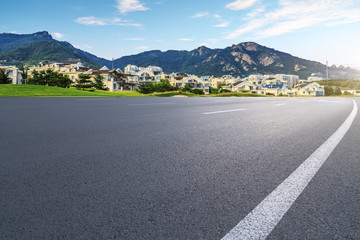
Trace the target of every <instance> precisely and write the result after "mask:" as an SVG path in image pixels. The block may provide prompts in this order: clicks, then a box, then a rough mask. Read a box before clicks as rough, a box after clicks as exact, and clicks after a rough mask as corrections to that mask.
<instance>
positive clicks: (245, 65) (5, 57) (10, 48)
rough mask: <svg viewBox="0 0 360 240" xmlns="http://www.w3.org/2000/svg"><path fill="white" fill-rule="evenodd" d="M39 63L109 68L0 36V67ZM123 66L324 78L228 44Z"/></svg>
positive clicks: (63, 50)
mask: <svg viewBox="0 0 360 240" xmlns="http://www.w3.org/2000/svg"><path fill="white" fill-rule="evenodd" d="M39 61H49V62H54V61H57V62H77V61H82V62H83V63H84V64H86V65H89V66H107V67H109V68H111V66H112V62H111V61H109V60H107V59H104V58H99V57H97V56H95V55H93V54H91V53H88V52H85V51H83V50H80V49H77V48H75V47H74V46H72V45H71V44H70V43H68V42H62V41H57V40H54V39H53V38H52V36H51V35H50V34H49V33H48V32H46V31H43V32H37V33H33V34H11V33H2V34H0V64H8V65H10V64H11V65H14V64H15V65H23V64H37V63H38V62H39ZM128 64H134V65H137V66H142V67H147V66H149V65H155V66H160V67H162V68H163V70H164V71H165V72H167V73H172V72H185V73H189V74H196V75H199V76H202V75H214V76H222V75H228V74H231V75H234V76H240V77H245V76H248V75H250V74H276V73H286V74H296V75H299V76H300V77H301V78H307V77H308V76H309V75H310V74H311V73H319V74H322V75H323V76H325V72H326V66H325V65H324V64H321V63H319V62H314V61H309V60H305V59H301V58H298V57H295V56H292V55H290V54H288V53H284V52H280V51H277V50H275V49H272V48H268V47H265V46H261V45H259V44H257V43H254V42H243V43H239V44H236V45H235V44H234V45H232V46H230V47H227V48H224V49H211V48H207V47H205V46H202V47H199V48H197V49H194V50H192V51H176V50H169V51H166V52H162V51H159V50H154V51H147V52H143V53H139V54H136V55H131V56H124V57H121V58H118V59H116V60H115V61H114V67H115V68H121V69H124V67H125V66H126V65H128ZM329 77H330V78H359V77H360V73H359V71H357V70H354V69H350V68H345V67H342V66H339V67H336V66H332V67H330V68H329Z"/></svg>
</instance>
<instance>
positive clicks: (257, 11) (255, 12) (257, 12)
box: [246, 7, 265, 18]
mask: <svg viewBox="0 0 360 240" xmlns="http://www.w3.org/2000/svg"><path fill="white" fill-rule="evenodd" d="M264 11H265V8H264V7H262V8H257V9H254V10H253V11H251V12H249V13H247V14H246V16H248V17H249V18H254V17H257V16H259V15H260V14H261V13H263V12H264Z"/></svg>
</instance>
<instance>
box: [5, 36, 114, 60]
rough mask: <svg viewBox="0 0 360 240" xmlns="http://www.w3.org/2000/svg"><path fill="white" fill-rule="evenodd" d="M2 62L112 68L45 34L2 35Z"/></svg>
mask: <svg viewBox="0 0 360 240" xmlns="http://www.w3.org/2000/svg"><path fill="white" fill-rule="evenodd" d="M0 61H1V62H2V63H3V64H4V63H5V64H15V65H22V64H38V63H39V62H40V61H50V62H53V61H57V62H77V61H81V62H83V63H85V64H86V65H90V66H104V65H107V66H110V65H111V62H110V61H109V60H106V59H103V58H99V57H97V56H95V55H93V54H90V53H88V52H85V51H83V50H80V49H77V48H75V47H73V46H72V45H71V44H70V43H68V42H62V41H57V40H54V39H53V38H52V37H51V35H50V34H49V33H48V32H46V31H44V32H37V33H34V34H10V33H3V34H0Z"/></svg>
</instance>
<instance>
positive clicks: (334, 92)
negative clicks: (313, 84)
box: [324, 86, 342, 96]
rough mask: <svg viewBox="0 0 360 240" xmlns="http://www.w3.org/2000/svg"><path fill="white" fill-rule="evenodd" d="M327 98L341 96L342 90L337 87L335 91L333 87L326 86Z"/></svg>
mask: <svg viewBox="0 0 360 240" xmlns="http://www.w3.org/2000/svg"><path fill="white" fill-rule="evenodd" d="M324 90H325V96H338V95H341V94H342V93H341V89H340V88H339V87H336V88H335V89H334V88H333V87H331V86H325V87H324Z"/></svg>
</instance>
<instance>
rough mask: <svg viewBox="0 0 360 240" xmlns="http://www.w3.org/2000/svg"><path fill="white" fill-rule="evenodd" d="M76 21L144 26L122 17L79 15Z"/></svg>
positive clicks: (99, 24)
mask: <svg viewBox="0 0 360 240" xmlns="http://www.w3.org/2000/svg"><path fill="white" fill-rule="evenodd" d="M74 21H75V22H76V23H79V24H83V25H86V26H106V25H117V26H132V27H142V26H143V25H142V24H139V23H132V22H129V21H126V20H121V19H120V18H98V17H93V16H89V17H79V18H77V19H75V20H74Z"/></svg>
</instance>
